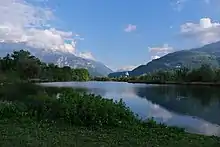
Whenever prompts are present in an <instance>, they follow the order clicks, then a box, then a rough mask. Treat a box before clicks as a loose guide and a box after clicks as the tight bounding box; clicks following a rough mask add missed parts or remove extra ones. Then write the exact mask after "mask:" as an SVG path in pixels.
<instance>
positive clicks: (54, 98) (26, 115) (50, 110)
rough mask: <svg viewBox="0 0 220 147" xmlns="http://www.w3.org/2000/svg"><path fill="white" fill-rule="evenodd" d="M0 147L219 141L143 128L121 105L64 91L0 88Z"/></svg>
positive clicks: (149, 125)
mask: <svg viewBox="0 0 220 147" xmlns="http://www.w3.org/2000/svg"><path fill="white" fill-rule="evenodd" d="M0 98H1V102H0V117H1V119H0V129H1V136H0V146H5V147H6V146H61V147H62V146H63V147H64V146H65V147H66V146H79V147H80V146H85V147H86V146H88V147H92V146H94V147H95V146H126V147H127V146H132V147H136V146H149V147H152V146H153V147H154V146H162V147H174V146H177V145H178V146H180V147H185V146H187V147H191V146H192V147H197V146H198V147H203V146H204V147H206V146H207V147H215V146H216V147H218V146H219V145H220V139H219V138H217V137H208V136H202V135H195V134H189V133H186V132H184V131H183V129H179V128H175V127H167V126H165V125H161V124H156V123H155V122H154V121H152V120H151V121H148V122H142V121H140V120H139V119H138V118H137V116H135V115H134V114H133V113H132V112H131V111H130V109H129V108H127V107H126V106H125V104H124V103H123V102H122V101H119V102H114V101H113V100H108V99H104V98H102V97H100V96H94V95H91V94H89V95H88V94H85V93H79V92H76V91H74V90H72V89H69V88H49V87H47V88H46V87H40V86H36V85H32V84H27V83H26V84H18V83H17V84H7V85H4V86H1V88H0Z"/></svg>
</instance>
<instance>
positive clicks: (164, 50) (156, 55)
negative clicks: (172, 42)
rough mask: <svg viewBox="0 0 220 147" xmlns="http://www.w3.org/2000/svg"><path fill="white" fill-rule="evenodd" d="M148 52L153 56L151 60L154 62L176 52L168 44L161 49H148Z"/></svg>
mask: <svg viewBox="0 0 220 147" xmlns="http://www.w3.org/2000/svg"><path fill="white" fill-rule="evenodd" d="M148 51H149V52H150V54H151V60H154V59H158V58H160V57H161V56H164V55H166V54H168V53H170V52H172V51H174V49H173V47H171V46H169V45H168V44H164V45H163V46H161V47H148Z"/></svg>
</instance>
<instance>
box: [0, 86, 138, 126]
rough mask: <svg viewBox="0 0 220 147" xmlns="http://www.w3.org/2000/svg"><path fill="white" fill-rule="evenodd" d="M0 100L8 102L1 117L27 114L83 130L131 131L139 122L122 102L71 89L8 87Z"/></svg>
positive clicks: (2, 90)
mask: <svg viewBox="0 0 220 147" xmlns="http://www.w3.org/2000/svg"><path fill="white" fill-rule="evenodd" d="M57 94H59V99H58V97H57ZM0 97H1V100H4V101H8V102H9V105H6V103H5V104H4V107H2V113H1V114H4V115H2V117H12V116H13V115H19V116H20V115H24V114H25V115H27V116H30V117H35V118H36V119H38V120H42V119H43V120H45V119H51V120H58V121H65V122H67V123H71V124H77V125H84V126H117V127H131V126H134V125H137V123H138V122H139V120H138V119H137V117H136V116H135V115H134V114H133V112H132V111H131V110H130V109H129V108H128V107H126V106H125V103H124V102H123V101H122V100H120V101H119V102H114V101H113V100H109V99H104V98H102V97H101V96H95V95H93V94H86V93H82V92H76V91H75V90H73V89H70V88H49V87H40V86H36V85H31V84H16V85H10V86H9V85H8V86H5V87H4V88H1V89H0ZM12 102H13V103H12ZM12 114H13V115H12Z"/></svg>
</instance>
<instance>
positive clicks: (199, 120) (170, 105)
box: [42, 82, 220, 136]
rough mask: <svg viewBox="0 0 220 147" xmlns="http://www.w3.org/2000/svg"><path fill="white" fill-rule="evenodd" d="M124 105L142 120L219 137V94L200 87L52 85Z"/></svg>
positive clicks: (91, 84)
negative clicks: (92, 94)
mask: <svg viewBox="0 0 220 147" xmlns="http://www.w3.org/2000/svg"><path fill="white" fill-rule="evenodd" d="M42 85H45V86H56V87H72V88H74V89H81V90H86V91H87V92H88V93H94V94H96V95H101V96H103V97H105V98H110V99H114V100H119V99H120V98H122V99H123V101H124V102H125V103H126V105H127V106H128V107H130V108H131V110H132V111H133V112H134V113H136V114H138V115H139V117H141V118H142V119H147V118H152V117H153V118H154V120H156V121H157V122H158V123H159V122H162V123H165V124H167V125H170V126H178V127H182V128H185V129H186V131H188V132H191V133H198V134H204V135H216V136H220V91H219V89H218V88H213V87H212V88H211V87H201V86H177V85H147V84H131V83H125V82H53V83H42Z"/></svg>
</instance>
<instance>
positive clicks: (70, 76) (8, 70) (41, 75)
mask: <svg viewBox="0 0 220 147" xmlns="http://www.w3.org/2000/svg"><path fill="white" fill-rule="evenodd" d="M0 77H1V79H4V78H5V79H6V78H7V79H9V78H10V79H21V80H30V79H39V80H46V81H87V80H89V78H90V75H89V72H88V70H87V69H83V68H80V69H72V68H71V67H69V66H64V67H59V66H58V65H55V64H53V63H49V64H47V63H44V62H42V61H40V59H38V58H37V57H35V56H33V55H31V53H30V52H28V51H25V50H20V51H14V52H13V53H12V54H7V55H6V56H5V57H3V58H0Z"/></svg>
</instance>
